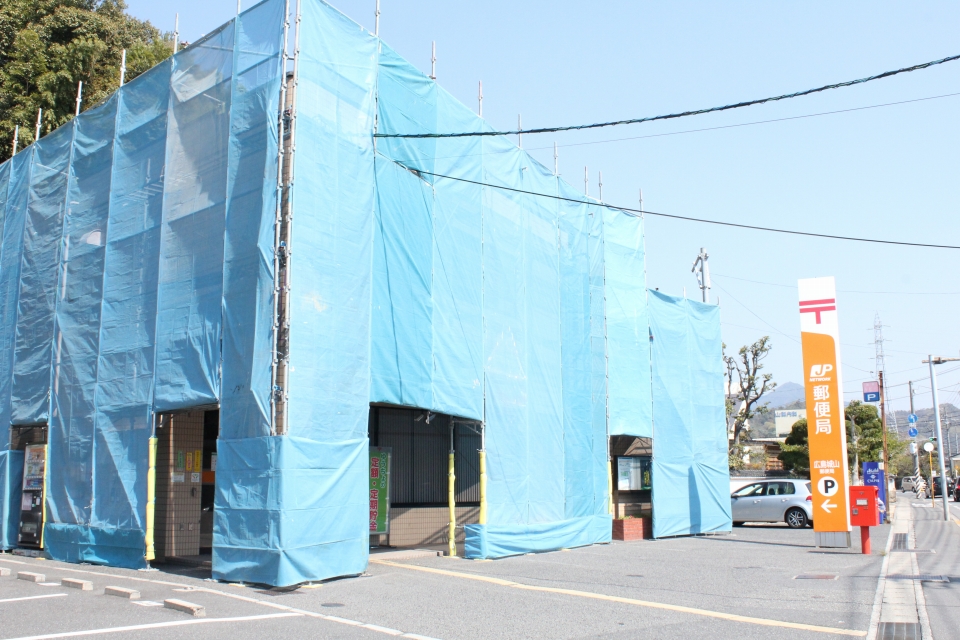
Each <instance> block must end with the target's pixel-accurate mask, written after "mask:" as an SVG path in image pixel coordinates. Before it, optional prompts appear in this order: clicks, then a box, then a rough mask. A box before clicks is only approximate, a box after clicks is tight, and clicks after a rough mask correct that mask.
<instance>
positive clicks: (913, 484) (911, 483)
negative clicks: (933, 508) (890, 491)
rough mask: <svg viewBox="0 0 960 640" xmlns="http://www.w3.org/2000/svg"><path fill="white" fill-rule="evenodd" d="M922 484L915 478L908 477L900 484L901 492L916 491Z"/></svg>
mask: <svg viewBox="0 0 960 640" xmlns="http://www.w3.org/2000/svg"><path fill="white" fill-rule="evenodd" d="M920 482H922V480H920V481H918V480H917V478H916V477H914V476H907V477H906V478H904V479H903V480H902V481H901V482H900V491H916V490H917V486H918V485H919V483H920Z"/></svg>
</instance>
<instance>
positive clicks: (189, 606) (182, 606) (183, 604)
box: [163, 598, 207, 618]
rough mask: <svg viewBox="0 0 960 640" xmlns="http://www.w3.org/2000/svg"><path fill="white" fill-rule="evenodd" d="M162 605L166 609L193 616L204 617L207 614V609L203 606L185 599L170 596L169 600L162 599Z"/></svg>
mask: <svg viewBox="0 0 960 640" xmlns="http://www.w3.org/2000/svg"><path fill="white" fill-rule="evenodd" d="M163 606H164V607H166V608H167V609H173V610H174V611H182V612H183V613H189V614H190V615H192V616H193V617H194V618H205V617H206V616H207V610H206V609H205V608H204V607H203V605H199V604H193V603H192V602H187V601H186V600H175V599H173V598H171V599H169V600H164V601H163Z"/></svg>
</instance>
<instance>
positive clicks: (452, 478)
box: [447, 422, 457, 558]
mask: <svg viewBox="0 0 960 640" xmlns="http://www.w3.org/2000/svg"><path fill="white" fill-rule="evenodd" d="M453 430H454V423H453V422H451V423H450V459H449V462H448V473H447V477H448V482H447V485H448V486H447V495H448V498H449V500H450V545H449V555H450V557H451V558H454V557H456V555H457V493H456V484H457V475H456V473H455V471H454V457H455V455H456V454H455V453H454V447H453Z"/></svg>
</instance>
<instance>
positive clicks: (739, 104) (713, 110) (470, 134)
mask: <svg viewBox="0 0 960 640" xmlns="http://www.w3.org/2000/svg"><path fill="white" fill-rule="evenodd" d="M954 60H960V55H956V56H949V57H946V58H941V59H939V60H932V61H930V62H924V63H923V64H917V65H913V66H912V67H904V68H902V69H896V70H894V71H884V72H883V73H878V74H876V75H873V76H867V77H866V78H859V79H857V80H847V81H846V82H837V83H835V84H828V85H824V86H822V87H817V88H815V89H806V90H804V91H796V92H794V93H787V94H784V95H780V96H772V97H769V98H760V99H758V100H745V101H743V102H737V103H735V104H728V105H724V106H722V107H710V108H708V109H695V110H692V111H682V112H679V113H670V114H666V115H660V116H648V117H645V118H632V119H629V120H615V121H612V122H598V123H594V124H579V125H570V126H565V127H542V128H538V129H515V130H512V131H464V132H459V133H375V134H374V137H376V138H469V137H477V136H506V135H521V134H524V135H527V134H531V133H554V132H557V131H579V130H581V129H599V128H601V127H616V126H620V125H626V124H640V123H642V122H654V121H656V120H675V119H677V118H686V117H689V116H699V115H703V114H705V113H716V112H719V111H730V110H731V109H742V108H744V107H752V106H755V105H758V104H765V103H767V102H777V101H779V100H789V99H791V98H800V97H803V96H808V95H811V94H814V93H820V92H822V91H829V90H831V89H840V88H843V87H850V86H853V85H856V84H864V83H866V82H872V81H874V80H881V79H883V78H890V77H892V76H895V75H899V74H901V73H910V72H911V71H919V70H921V69H926V68H928V67H933V66H935V65H939V64H944V63H947V62H953V61H954Z"/></svg>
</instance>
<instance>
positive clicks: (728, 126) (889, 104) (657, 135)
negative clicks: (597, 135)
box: [433, 93, 960, 160]
mask: <svg viewBox="0 0 960 640" xmlns="http://www.w3.org/2000/svg"><path fill="white" fill-rule="evenodd" d="M956 96H960V93H945V94H942V95H939V96H928V97H926V98H914V99H912V100H900V101H899V102H885V103H883V104H872V105H867V106H864V107H851V108H850V109H838V110H836V111H821V112H819V113H807V114H804V115H799V116H788V117H786V118H773V119H770V120H754V121H752V122H741V123H738V124H726V125H720V126H716V127H703V128H701V129H684V130H682V131H668V132H665V133H651V134H648V135H644V136H628V137H626V138H607V139H605V140H591V141H589V142H571V143H568V144H558V145H556V147H557V148H558V149H565V148H567V147H584V146H589V145H593V144H608V143H610V142H627V141H630V140H646V139H647V138H663V137H667V136H679V135H685V134H688V133H703V132H707V131H720V130H722V129H736V128H739V127H750V126H753V125H758V124H771V123H776V122H788V121H790V120H802V119H805V118H816V117H818V116H831V115H835V114H838V113H850V112H853V111H865V110H867V109H879V108H881V107H894V106H897V105H901V104H910V103H913V102H926V101H927V100H939V99H941V98H953V97H956ZM553 148H554V146H553V145H550V146H546V147H526V148H525V150H526V151H545V150H549V149H553ZM512 151H513V150H512V149H499V150H484V151H480V152H478V153H461V154H457V155H452V156H433V160H446V159H449V158H470V157H473V156H483V155H490V154H494V153H512Z"/></svg>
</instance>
